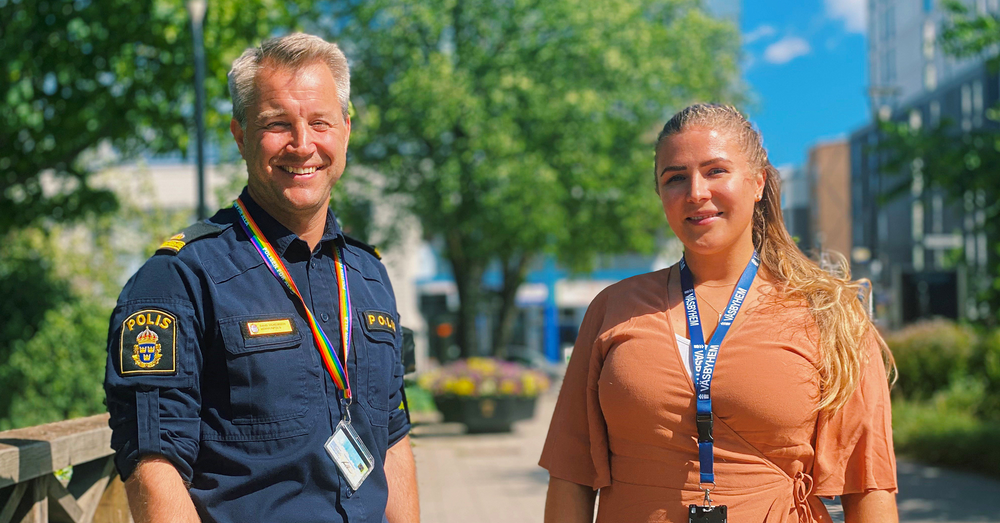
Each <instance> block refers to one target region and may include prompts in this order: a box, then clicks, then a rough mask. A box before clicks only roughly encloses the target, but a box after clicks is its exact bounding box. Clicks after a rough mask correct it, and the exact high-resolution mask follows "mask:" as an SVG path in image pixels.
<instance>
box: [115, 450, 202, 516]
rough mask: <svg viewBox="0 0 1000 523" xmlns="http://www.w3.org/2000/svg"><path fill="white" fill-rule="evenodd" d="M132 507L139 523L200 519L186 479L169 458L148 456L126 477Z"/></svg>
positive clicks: (126, 486)
mask: <svg viewBox="0 0 1000 523" xmlns="http://www.w3.org/2000/svg"><path fill="white" fill-rule="evenodd" d="M125 493H126V494H127V495H128V506H129V510H131V511H132V518H133V519H135V521H136V523H158V522H161V521H162V522H177V523H200V522H201V519H199V518H198V512H197V511H196V510H195V508H194V502H192V501H191V495H190V494H188V489H187V486H186V485H184V480H183V479H181V475H180V473H179V472H177V469H176V468H174V465H173V463H171V462H170V461H169V460H167V459H166V458H163V457H161V456H145V457H143V458H142V459H141V460H140V461H139V464H138V465H137V466H136V468H135V471H134V472H132V475H131V476H129V478H128V479H127V480H125Z"/></svg>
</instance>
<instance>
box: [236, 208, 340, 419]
mask: <svg viewBox="0 0 1000 523" xmlns="http://www.w3.org/2000/svg"><path fill="white" fill-rule="evenodd" d="M233 207H235V208H236V211H237V213H239V215H240V218H241V223H242V225H243V230H244V231H246V233H247V236H249V237H250V242H251V243H253V246H254V247H255V248H256V249H257V252H258V253H259V254H260V257H261V258H263V259H264V264H265V265H267V268H268V269H271V273H272V274H274V277H275V278H277V279H278V281H280V282H281V283H283V284H284V285H285V288H287V289H288V290H289V291H290V292H291V293H292V294H294V295H295V297H296V298H298V301H299V303H300V304H301V305H302V309H303V310H305V312H306V320H307V321H308V323H309V329H310V330H311V331H312V335H313V339H314V340H316V348H317V349H318V350H319V355H320V359H321V360H323V366H324V367H326V371H327V372H328V373H330V377H331V378H333V383H334V385H336V386H337V389H339V390H340V391H341V394H342V396H343V403H344V416H345V417H348V419H349V416H350V414H348V410H347V409H348V407H349V406H350V403H351V384H350V381H348V379H347V354H348V352H349V351H350V347H351V312H350V311H351V293H350V291H349V290H348V288H347V272H346V270H345V269H344V253H343V252H342V251H341V250H340V247H334V248H333V264H334V267H335V270H336V273H337V287H338V290H339V293H340V300H339V305H340V342H341V347H342V349H343V350H342V353H343V356H344V359H343V364H341V360H340V358H338V357H337V352H336V350H335V349H334V346H333V344H331V343H330V340H329V339H328V338H327V337H326V333H325V332H323V329H322V328H321V327H320V326H319V322H317V321H316V317H315V316H313V313H312V311H310V310H309V307H308V306H307V305H306V302H305V300H304V299H303V298H302V294H301V293H300V292H299V289H298V287H296V285H295V281H294V280H292V275H291V273H289V272H288V269H287V268H285V264H284V263H283V262H282V261H281V257H280V256H278V253H277V251H275V250H274V247H272V246H271V243H270V242H268V241H267V238H265V237H264V234H263V233H262V232H261V231H260V228H259V227H257V222H255V221H254V219H253V217H252V216H250V213H249V212H248V211H247V208H246V205H244V203H243V201H242V200H241V199H239V198H237V199H236V201H234V202H233Z"/></svg>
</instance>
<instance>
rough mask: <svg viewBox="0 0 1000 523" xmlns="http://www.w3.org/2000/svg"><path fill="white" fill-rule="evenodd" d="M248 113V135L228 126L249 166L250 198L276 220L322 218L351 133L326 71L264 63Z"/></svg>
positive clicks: (234, 125)
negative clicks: (293, 68) (320, 215)
mask: <svg viewBox="0 0 1000 523" xmlns="http://www.w3.org/2000/svg"><path fill="white" fill-rule="evenodd" d="M246 115H247V126H246V129H242V128H240V126H239V123H238V122H236V120H233V121H232V123H231V124H230V130H231V131H232V132H233V138H235V139H236V144H237V145H238V146H239V148H240V153H241V154H242V155H243V158H244V159H245V160H246V162H247V174H248V182H247V184H248V186H249V191H250V196H252V197H253V199H254V200H255V201H256V202H257V203H259V204H260V206H261V207H263V208H264V209H265V210H267V211H268V212H269V213H271V214H272V215H273V216H275V218H278V220H279V221H281V220H282V219H283V218H288V219H292V220H300V219H310V218H313V217H315V216H318V215H319V214H320V213H322V215H323V219H325V216H326V207H327V205H328V204H329V201H330V191H331V190H332V189H333V185H334V184H335V183H337V180H339V179H340V175H341V174H343V172H344V159H345V156H346V154H347V141H348V138H349V137H350V135H351V120H350V118H349V117H347V118H345V117H344V116H343V112H342V111H341V107H340V102H339V101H338V100H337V88H336V83H335V82H334V80H333V74H332V73H331V72H330V69H329V68H328V67H327V66H326V64H324V63H322V62H314V63H311V64H308V65H306V66H304V67H301V68H299V69H295V70H292V69H289V68H286V67H276V66H273V65H267V64H265V65H264V66H263V67H261V69H260V71H259V72H258V74H257V79H256V97H255V99H253V100H252V101H251V102H250V104H249V105H248V107H247V109H246ZM286 225H289V224H287V223H286Z"/></svg>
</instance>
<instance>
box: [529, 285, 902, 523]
mask: <svg viewBox="0 0 1000 523" xmlns="http://www.w3.org/2000/svg"><path fill="white" fill-rule="evenodd" d="M675 270H676V269H675ZM667 283H668V270H667V269H664V270H662V271H658V272H654V273H649V274H644V275H640V276H636V277H633V278H629V279H627V280H624V281H622V282H619V283H617V284H615V285H612V286H610V287H608V288H607V289H605V290H604V291H602V292H601V293H600V294H599V295H598V296H597V298H595V299H594V301H593V303H591V305H590V308H589V309H588V310H587V314H586V316H585V318H584V320H583V324H582V325H581V327H580V333H579V336H578V338H577V341H576V346H575V347H574V349H573V355H572V358H571V359H570V362H569V366H568V368H567V371H566V377H565V380H564V381H563V385H562V389H561V390H560V393H559V399H558V403H557V404H556V409H555V412H554V414H553V416H552V422H551V425H550V427H549V433H548V437H547V438H546V441H545V446H544V449H543V451H542V456H541V460H540V463H539V464H540V465H541V466H542V467H544V468H546V469H548V471H549V473H550V475H551V476H553V477H557V478H560V479H564V480H567V481H571V482H573V483H577V484H581V485H589V486H590V487H592V488H594V489H595V490H596V489H600V500H599V504H598V513H597V521H598V522H599V523H612V522H614V523H633V522H634V523H640V522H643V523H644V522H654V521H655V522H661V521H668V522H675V523H684V522H686V521H687V517H688V516H687V507H688V505H689V504H692V503H701V502H702V500H703V497H704V494H703V492H702V491H701V490H699V488H698V480H699V462H698V445H697V429H696V427H695V394H694V385H693V383H692V381H691V378H690V375H689V374H688V371H686V370H685V367H684V363H683V362H682V360H681V356H680V354H679V352H678V349H677V341H676V339H675V332H674V329H673V326H672V325H671V322H670V320H669V318H668V315H667V303H668V300H667V296H668V294H667ZM678 289H679V287H678ZM755 294H756V295H755ZM676 301H678V300H675V302H676ZM740 317H742V319H740ZM817 332H818V331H817V328H816V324H815V321H814V320H813V319H812V316H811V314H810V313H809V310H808V309H807V307H806V306H805V304H804V303H800V302H781V303H779V302H777V301H776V300H775V299H773V298H772V297H769V296H767V295H766V294H760V293H753V292H752V293H751V296H749V297H748V299H747V302H746V303H744V305H743V308H742V310H741V311H740V313H739V317H738V318H737V321H736V322H735V323H734V324H733V327H732V328H731V330H730V331H729V334H728V335H727V336H726V338H725V340H724V341H723V343H722V346H721V349H720V350H719V357H718V362H717V364H716V369H715V375H714V378H713V380H712V408H713V413H714V414H715V424H714V439H715V480H716V484H717V486H716V488H715V490H714V491H713V493H712V499H713V501H714V503H715V504H724V505H727V506H728V511H729V521H731V522H734V523H758V522H766V523H791V522H796V523H806V522H809V523H812V522H827V521H830V516H829V514H828V513H827V511H826V508H825V507H824V506H823V503H822V502H821V501H820V499H818V496H837V495H841V494H849V493H859V492H866V491H870V490H889V491H893V492H895V490H896V461H895V455H894V453H893V447H892V427H891V412H890V402H889V391H888V386H887V383H886V378H885V369H884V364H883V362H882V358H881V356H880V353H879V348H878V343H877V339H876V338H875V337H876V336H878V334H877V333H876V332H875V331H874V329H873V330H872V332H871V333H870V334H869V335H868V337H867V338H866V339H865V340H864V343H865V345H866V346H867V347H868V348H869V351H870V354H871V356H870V357H869V361H868V364H867V365H866V366H865V367H864V369H863V375H862V378H861V382H860V385H859V386H858V388H857V390H856V391H855V392H854V393H853V395H852V396H851V397H850V399H849V401H848V403H847V404H846V405H845V406H844V407H843V408H841V409H840V410H838V411H837V412H835V413H833V414H830V413H828V412H826V411H817V409H816V407H817V404H818V401H819V398H820V374H819V371H818V369H819V361H820V357H819V349H818V347H817ZM678 334H680V335H681V336H683V335H684V334H686V333H684V332H681V333H678ZM709 334H710V333H706V338H707V337H708V335H709Z"/></svg>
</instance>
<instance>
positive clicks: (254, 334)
mask: <svg viewBox="0 0 1000 523" xmlns="http://www.w3.org/2000/svg"><path fill="white" fill-rule="evenodd" d="M241 327H243V328H242V329H241V330H242V331H243V338H244V339H251V338H266V337H269V336H281V335H283V334H294V333H295V332H296V328H295V320H293V319H292V318H274V317H271V318H266V319H265V318H261V319H259V320H249V321H246V322H244V323H243V325H242V326H241Z"/></svg>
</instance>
